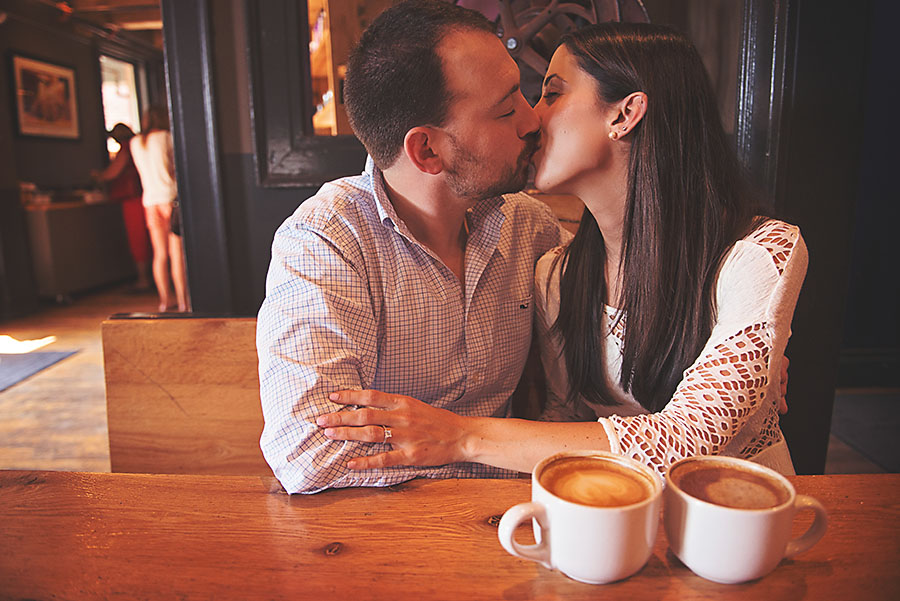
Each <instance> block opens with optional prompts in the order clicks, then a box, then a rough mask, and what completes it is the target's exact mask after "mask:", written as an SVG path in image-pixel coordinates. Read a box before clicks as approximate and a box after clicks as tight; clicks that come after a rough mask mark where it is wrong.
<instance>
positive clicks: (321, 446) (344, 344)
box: [256, 219, 515, 493]
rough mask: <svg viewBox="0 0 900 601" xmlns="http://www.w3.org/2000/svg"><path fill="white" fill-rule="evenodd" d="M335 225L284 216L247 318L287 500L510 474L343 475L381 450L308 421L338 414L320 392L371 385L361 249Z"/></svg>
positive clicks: (267, 452)
mask: <svg viewBox="0 0 900 601" xmlns="http://www.w3.org/2000/svg"><path fill="white" fill-rule="evenodd" d="M355 240H356V238H355V237H354V236H353V235H352V233H351V232H350V231H349V230H348V231H343V230H342V228H340V227H335V228H333V231H330V232H329V233H327V234H326V233H324V232H323V231H320V230H313V229H312V228H308V227H305V226H304V225H303V224H301V223H298V222H297V221H294V220H293V219H291V220H289V221H288V222H286V223H285V224H284V225H282V226H281V228H279V230H278V232H276V235H275V240H274V243H273V246H272V261H271V264H270V267H269V273H268V276H267V280H266V299H265V301H264V302H263V304H262V306H261V308H260V311H259V317H258V320H257V336H256V344H257V353H258V355H259V380H260V400H261V402H262V409H263V417H264V418H265V427H264V429H263V433H262V437H261V439H260V447H261V449H262V452H263V456H264V457H265V459H266V461H267V462H268V463H269V465H270V466H271V468H272V470H273V472H274V474H275V476H276V477H277V478H278V479H279V481H280V482H281V484H282V485H283V486H284V488H285V490H286V491H287V492H289V493H298V492H299V493H313V492H318V491H321V490H324V489H327V488H341V487H348V486H390V485H392V484H397V483H399V482H403V481H406V480H409V479H412V478H416V477H430V478H451V477H511V476H514V475H515V474H513V473H511V472H507V471H505V470H498V469H497V468H490V467H488V466H476V465H474V464H452V465H448V466H440V467H434V468H414V467H408V466H407V467H391V468H383V469H377V470H365V471H351V470H349V469H348V468H347V467H346V465H347V461H348V460H349V459H351V458H353V457H360V456H364V455H371V454H376V453H380V452H383V451H385V450H388V447H387V446H386V445H383V444H372V443H361V442H353V441H332V440H329V439H327V438H326V437H325V436H324V434H323V432H322V429H321V428H319V427H318V426H317V425H316V423H315V419H316V417H317V416H319V415H322V414H325V413H331V412H334V411H338V410H349V409H352V408H350V407H345V406H342V405H338V404H336V403H332V402H331V401H329V400H328V395H329V394H331V393H332V392H334V391H337V390H347V389H364V388H368V387H369V386H370V385H371V382H372V381H373V379H374V375H375V366H376V365H377V331H378V329H377V323H378V316H377V313H376V306H375V305H374V304H373V300H372V296H371V294H370V290H369V287H368V284H367V280H366V278H365V277H364V274H365V271H364V270H365V266H364V263H363V261H362V259H361V257H362V251H361V249H360V248H358V246H354V245H355V242H354V241H355Z"/></svg>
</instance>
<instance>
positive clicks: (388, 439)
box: [381, 426, 394, 444]
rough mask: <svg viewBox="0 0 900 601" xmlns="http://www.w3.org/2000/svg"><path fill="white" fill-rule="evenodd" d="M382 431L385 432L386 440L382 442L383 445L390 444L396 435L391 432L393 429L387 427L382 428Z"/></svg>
mask: <svg viewBox="0 0 900 601" xmlns="http://www.w3.org/2000/svg"><path fill="white" fill-rule="evenodd" d="M381 429H382V430H384V440H382V441H381V442H382V443H383V444H390V440H391V438H393V436H394V433H393V432H391V429H390V428H388V427H387V426H381Z"/></svg>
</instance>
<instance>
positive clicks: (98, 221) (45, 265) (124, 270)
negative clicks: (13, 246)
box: [25, 202, 135, 301]
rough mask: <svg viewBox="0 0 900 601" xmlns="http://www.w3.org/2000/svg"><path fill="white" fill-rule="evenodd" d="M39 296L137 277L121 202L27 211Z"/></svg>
mask: <svg viewBox="0 0 900 601" xmlns="http://www.w3.org/2000/svg"><path fill="white" fill-rule="evenodd" d="M25 218H26V221H27V223H28V237H29V243H30V246H31V259H32V264H33V266H34V276H35V280H36V282H37V289H38V290H37V291H38V295H40V296H43V297H49V298H55V299H56V300H57V301H64V300H67V299H68V297H69V296H70V295H72V294H74V293H77V292H82V291H84V290H89V289H91V288H96V287H98V286H103V285H105V284H111V283H115V282H121V281H124V280H127V279H129V278H132V277H134V275H135V267H134V261H133V259H132V258H131V253H130V251H129V250H128V237H127V234H126V233H125V222H124V221H123V219H122V205H121V204H119V203H117V202H100V203H90V204H89V203H84V202H57V203H50V204H43V205H28V206H26V207H25Z"/></svg>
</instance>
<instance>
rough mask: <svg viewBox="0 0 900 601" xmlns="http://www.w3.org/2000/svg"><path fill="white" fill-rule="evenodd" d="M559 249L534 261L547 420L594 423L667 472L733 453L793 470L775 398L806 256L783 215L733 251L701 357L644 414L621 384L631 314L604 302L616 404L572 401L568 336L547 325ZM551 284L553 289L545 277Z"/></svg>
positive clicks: (554, 302) (627, 451)
mask: <svg viewBox="0 0 900 601" xmlns="http://www.w3.org/2000/svg"><path fill="white" fill-rule="evenodd" d="M562 250H563V247H558V248H556V249H553V250H551V251H549V252H548V253H547V254H545V255H544V256H543V257H542V258H541V259H540V261H539V262H538V264H537V269H536V274H535V299H536V306H537V335H538V341H539V344H540V349H541V359H542V362H543V364H544V371H545V373H546V379H547V407H546V409H545V411H544V414H543V416H542V418H543V419H546V420H553V421H587V420H593V419H597V420H598V421H599V422H600V423H601V424H602V425H603V427H604V429H605V430H606V434H607V436H608V437H609V442H610V446H611V449H612V451H613V452H615V453H621V454H623V455H628V456H630V457H633V458H634V459H637V460H638V461H641V462H642V463H644V464H646V465H649V466H651V467H653V468H655V469H656V470H658V471H659V472H660V473H661V474H662V473H665V471H666V469H668V467H669V465H671V464H672V463H673V462H675V461H677V460H678V459H681V458H682V457H688V456H691V455H711V454H716V455H729V456H734V457H742V458H745V459H749V460H751V461H755V462H758V463H761V464H763V465H767V466H769V467H771V468H773V469H775V470H777V471H779V472H781V473H786V474H792V473H794V468H793V464H792V463H791V456H790V453H789V451H788V448H787V444H786V443H785V441H784V437H783V435H782V433H781V429H780V428H779V425H778V410H777V408H776V400H777V398H778V389H779V387H780V374H781V361H782V356H783V355H784V349H785V346H786V345H787V342H788V338H789V337H790V335H791V318H792V317H793V314H794V306H795V305H796V303H797V297H798V296H799V294H800V287H801V285H802V284H803V278H804V277H805V275H806V266H807V261H808V255H807V251H806V244H805V243H804V242H803V238H802V237H801V236H800V230H799V229H798V228H797V227H795V226H793V225H790V224H787V223H784V222H782V221H776V220H770V221H767V222H766V223H764V224H762V225H760V226H759V227H758V228H757V229H756V230H755V231H753V232H752V233H750V234H749V235H748V236H747V237H745V238H744V239H743V240H739V241H738V242H737V243H736V244H735V245H734V247H733V248H732V249H731V251H729V253H728V255H727V256H726V258H725V261H723V263H722V267H721V268H720V270H719V274H718V282H717V284H716V322H715V324H714V326H713V330H712V333H711V335H710V338H709V341H708V342H707V343H706V346H705V347H704V348H703V350H702V351H701V353H700V355H699V356H698V357H697V360H696V361H694V363H693V364H692V365H691V366H690V367H689V368H688V369H686V370H685V372H684V376H683V378H682V380H681V382H680V383H679V385H678V387H677V389H676V390H675V394H674V396H673V397H672V399H671V400H670V401H669V403H668V404H667V405H666V406H665V407H664V408H663V409H662V410H661V411H659V412H658V413H647V411H646V410H645V409H644V408H643V407H642V406H641V405H640V404H638V402H637V401H636V400H635V399H634V398H633V397H632V396H631V395H630V394H629V393H627V392H625V391H624V390H623V389H622V388H621V386H620V385H619V381H620V374H621V365H622V346H623V335H624V330H625V327H626V326H625V319H622V320H619V321H618V324H617V325H615V327H614V328H613V330H612V331H609V327H610V326H611V325H613V324H616V309H614V308H611V307H607V308H606V315H605V321H604V328H605V329H606V331H607V336H606V337H605V340H604V359H605V365H604V367H605V371H606V378H607V383H608V385H609V387H610V389H611V390H612V391H613V392H614V394H615V395H616V398H615V400H616V402H617V403H618V404H617V405H613V406H606V405H596V404H593V403H590V402H588V401H587V400H586V399H583V398H579V399H577V401H576V402H575V403H574V404H572V403H569V402H567V401H566V398H567V395H568V388H569V384H568V376H567V374H566V367H565V362H564V360H563V358H562V354H561V351H562V342H561V339H560V337H559V335H558V334H557V333H556V332H553V331H552V330H551V326H552V325H553V324H554V322H555V321H556V317H557V315H558V314H559V267H560V264H561V261H559V262H556V265H555V269H551V268H553V267H554V258H555V257H556V256H558V255H559V254H560V253H561V252H562ZM548 280H549V282H550V285H549V291H548V286H547V282H548Z"/></svg>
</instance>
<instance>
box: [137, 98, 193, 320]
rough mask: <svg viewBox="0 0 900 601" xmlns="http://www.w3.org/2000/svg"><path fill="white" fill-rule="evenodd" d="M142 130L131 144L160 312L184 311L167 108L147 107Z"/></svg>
mask: <svg viewBox="0 0 900 601" xmlns="http://www.w3.org/2000/svg"><path fill="white" fill-rule="evenodd" d="M141 130H142V131H141V133H140V134H139V135H136V136H134V137H133V138H132V139H131V141H130V144H129V145H130V148H131V156H132V158H133V160H134V165H135V167H137V170H138V173H139V174H140V177H141V185H142V186H143V188H144V192H143V196H142V202H143V205H144V214H145V216H146V218H147V227H148V229H149V230H150V242H151V243H152V244H153V280H154V281H155V282H156V290H157V292H158V293H159V310H160V311H170V310H173V309H175V308H176V307H177V310H178V311H182V312H183V311H187V310H188V300H187V280H186V278H185V271H184V246H183V244H182V240H181V236H179V235H176V234H175V233H173V232H172V211H173V209H174V207H175V205H176V203H177V202H178V186H177V185H176V183H175V161H174V159H173V154H172V135H171V134H170V133H169V118H168V114H167V112H166V109H165V108H163V107H158V106H155V107H150V108H148V109H147V110H146V111H145V112H144V115H143V118H142V119H141ZM170 276H171V284H172V285H170ZM173 286H174V289H175V298H174V299H173V295H172V288H173Z"/></svg>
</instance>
